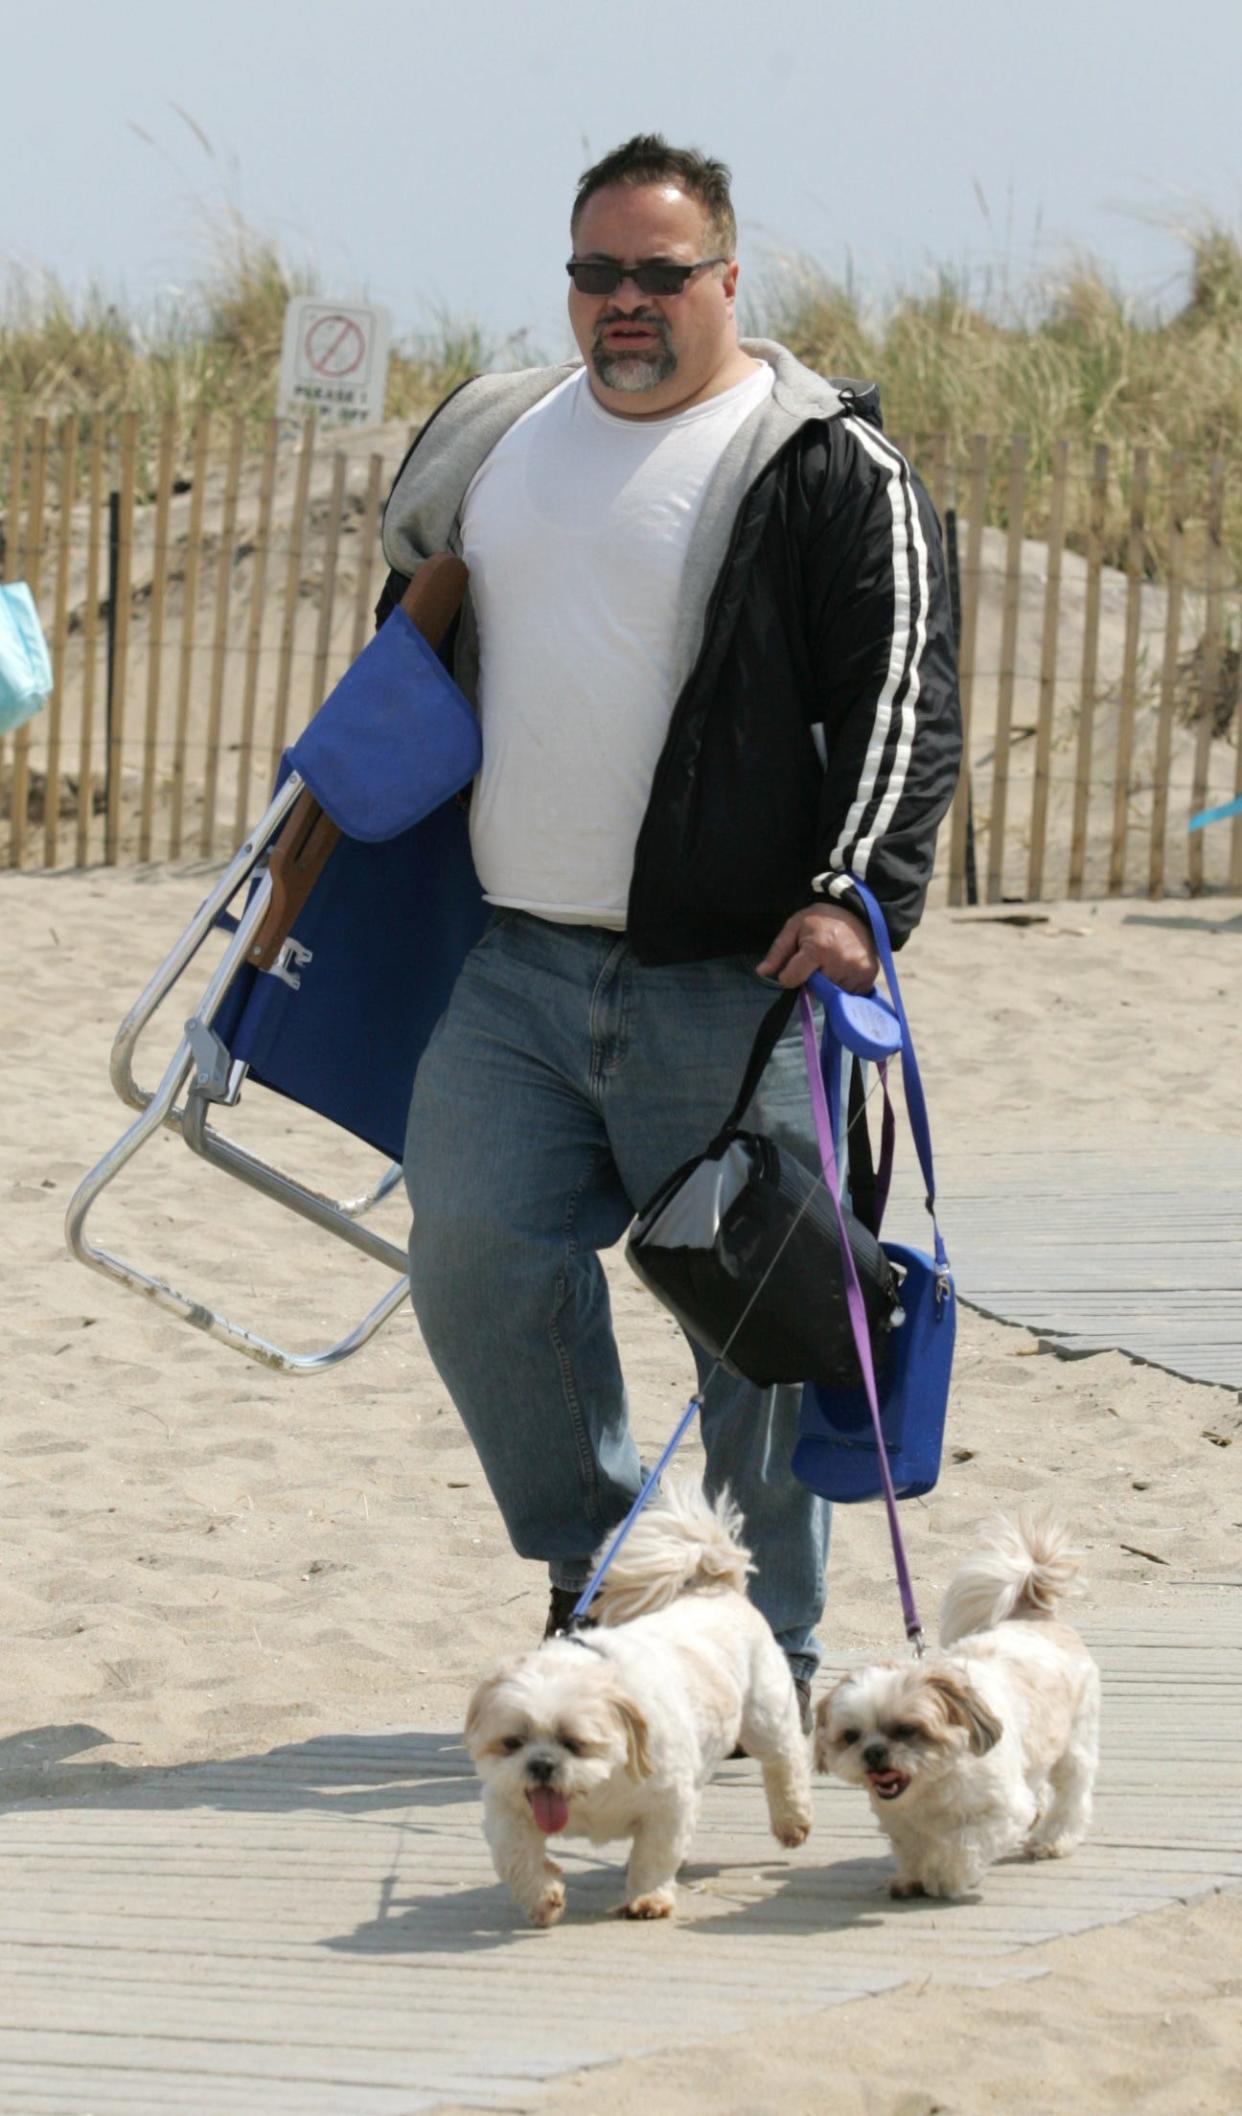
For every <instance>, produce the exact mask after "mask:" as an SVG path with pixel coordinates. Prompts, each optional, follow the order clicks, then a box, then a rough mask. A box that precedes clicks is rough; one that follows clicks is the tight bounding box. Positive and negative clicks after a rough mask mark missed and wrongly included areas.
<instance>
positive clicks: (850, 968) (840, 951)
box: [758, 904, 880, 992]
mask: <svg viewBox="0 0 1242 2116" xmlns="http://www.w3.org/2000/svg"><path fill="white" fill-rule="evenodd" d="M879 967H880V965H879V959H878V957H877V955H876V952H875V943H874V941H873V940H872V938H871V934H870V932H869V931H868V929H867V928H866V927H865V926H864V925H863V923H862V920H861V919H859V918H855V916H854V913H853V912H852V911H847V910H845V908H844V906H843V905H840V904H811V905H809V906H808V908H807V909H806V910H805V911H795V913H794V915H793V917H792V918H787V919H786V920H785V923H784V925H783V926H782V927H781V930H780V932H779V933H778V934H777V936H776V939H775V940H774V941H773V943H772V945H771V947H770V948H769V949H768V952H767V954H766V955H765V956H764V958H763V961H762V962H761V963H760V964H759V965H758V974H759V976H760V977H775V978H777V979H778V980H779V982H780V983H781V984H783V985H785V986H786V987H787V988H789V989H791V990H796V989H797V987H798V986H799V985H804V984H805V983H806V981H807V978H808V977H810V976H811V975H812V974H813V972H814V971H816V970H822V971H823V973H824V976H825V977H828V978H831V980H832V982H833V984H834V985H840V987H841V989H842V991H843V992H869V991H870V990H871V987H872V986H873V985H874V983H875V980H876V975H877V973H878V971H879Z"/></svg>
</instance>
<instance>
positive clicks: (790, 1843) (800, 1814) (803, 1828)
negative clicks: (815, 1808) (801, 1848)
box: [772, 1806, 814, 1851]
mask: <svg viewBox="0 0 1242 2116" xmlns="http://www.w3.org/2000/svg"><path fill="white" fill-rule="evenodd" d="M813 1820H814V1817H813V1815H812V1813H811V1810H810V1807H809V1806H808V1807H789V1808H785V1809H784V1810H783V1812H782V1813H781V1814H779V1815H773V1816H772V1835H773V1836H774V1837H775V1839H776V1841H777V1843H778V1844H783V1845H784V1846H785V1847H786V1849H787V1850H788V1851H795V1850H796V1849H797V1847H798V1845H799V1844H805V1843H806V1840H807V1838H808V1837H809V1836H810V1834H811V1823H812V1821H813Z"/></svg>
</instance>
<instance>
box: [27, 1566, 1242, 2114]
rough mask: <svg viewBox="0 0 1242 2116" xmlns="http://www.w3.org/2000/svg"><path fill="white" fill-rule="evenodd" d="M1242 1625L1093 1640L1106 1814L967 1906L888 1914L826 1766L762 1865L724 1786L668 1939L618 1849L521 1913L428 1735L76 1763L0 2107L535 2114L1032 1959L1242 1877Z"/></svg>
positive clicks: (880, 1851)
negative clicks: (1083, 1836)
mask: <svg viewBox="0 0 1242 2116" xmlns="http://www.w3.org/2000/svg"><path fill="white" fill-rule="evenodd" d="M1240 1615H1242V1577H1240V1578H1239V1580H1238V1581H1236V1582H1234V1583H1232V1586H1230V1585H1224V1584H1222V1585H1218V1586H1217V1587H1215V1588H1214V1589H1193V1590H1188V1591H1187V1592H1186V1594H1185V1596H1184V1598H1183V1600H1182V1602H1181V1604H1180V1605H1179V1607H1178V1608H1177V1610H1176V1611H1175V1612H1172V1613H1169V1612H1164V1613H1160V1614H1158V1615H1148V1616H1146V1617H1142V1616H1132V1617H1121V1616H1111V1617H1106V1618H1103V1619H1101V1620H1100V1621H1099V1622H1098V1623H1097V1624H1096V1625H1095V1626H1094V1627H1091V1628H1090V1629H1089V1636H1090V1638H1091V1642H1092V1644H1093V1646H1094V1648H1095V1650H1096V1652H1097V1653H1098V1655H1099V1657H1100V1660H1101V1663H1102V1666H1103V1671H1104V1691H1105V1755H1104V1764H1103V1770H1102V1774H1101V1782H1100V1788H1099V1801H1098V1809H1097V1821H1096V1826H1095V1828H1094V1831H1093V1833H1092V1835H1091V1837H1090V1839H1089V1840H1088V1842H1087V1843H1086V1844H1085V1845H1084V1846H1083V1847H1082V1848H1081V1850H1080V1851H1079V1852H1078V1853H1077V1854H1076V1855H1075V1856H1074V1857H1073V1858H1072V1859H1070V1860H1068V1861H1066V1862H1065V1863H1064V1864H1060V1865H1036V1866H1027V1865H1023V1864H1011V1865H1005V1866H1001V1867H997V1868H995V1869H993V1871H992V1872H991V1873H990V1874H989V1875H988V1876H987V1877H986V1880H985V1883H984V1886H983V1888H982V1890H981V1892H980V1894H979V1896H978V1898H977V1899H976V1900H974V1901H971V1902H966V1903H962V1904H957V1905H932V1904H917V1903H911V1904H892V1903H890V1902H889V1901H888V1899H887V1897H886V1895H885V1894H884V1892H883V1891H884V1881H885V1877H886V1874H887V1872H888V1870H889V1869H888V1862H887V1859H886V1857H885V1851H884V1846H883V1842H882V1840H881V1838H880V1837H879V1835H878V1833H877V1832H876V1830H875V1828H874V1825H873V1824H872V1822H871V1820H870V1817H869V1814H868V1811H867V1808H866V1804H865V1802H864V1801H863V1800H862V1799H861V1798H860V1797H859V1796H858V1795H857V1794H853V1793H851V1792H849V1791H847V1790H846V1789H844V1788H842V1787H839V1786H836V1785H834V1784H831V1783H822V1784H820V1785H819V1786H818V1787H817V1790H816V1808H817V1820H816V1830H815V1833H814V1835H813V1837H812V1839H811V1841H810V1843H809V1844H808V1845H806V1846H805V1847H804V1848H803V1849H802V1850H801V1851H799V1852H796V1853H793V1854H782V1853H780V1852H778V1850H777V1848H776V1847H775V1846H774V1844H773V1843H772V1841H771V1839H770V1838H769V1837H767V1835H766V1833H765V1829H764V1817H763V1808H762V1800H761V1794H760V1790H759V1785H758V1773H757V1770H756V1768H755V1766H753V1765H752V1764H748V1763H739V1764H732V1765H727V1766H725V1768H724V1769H723V1770H722V1772H721V1774H720V1776H719V1778H718V1780H717V1782H716V1783H715V1784H714V1785H713V1786H712V1787H711V1788H710V1790H709V1793H708V1796H707V1800H706V1806H705V1814H704V1820H703V1826H702V1829H701V1832H700V1835H699V1838H698V1841H697V1844H696V1848H695V1853H694V1860H693V1864H692V1865H691V1867H690V1868H689V1870H688V1873H687V1877H686V1887H685V1893H684V1905H685V1912H684V1916H683V1918H682V1919H681V1920H680V1921H679V1922H678V1923H677V1924H676V1925H674V1926H654V1927H653V1926H633V1925H626V1924H622V1923H619V1922H617V1921H616V1920H614V1919H611V1918H610V1917H609V1916H608V1915H607V1913H608V1910H609V1907H610V1905H611V1904H613V1903H614V1902H615V1901H616V1900H617V1879H618V1876H617V1869H616V1862H615V1860H614V1859H613V1858H607V1859H603V1858H597V1857H580V1856H574V1855H570V1856H569V1857H567V1859H566V1862H565V1863H566V1866H567V1869H568V1872H569V1891H570V1910H569V1915H568V1917H567V1919H566V1920H565V1922H564V1923H563V1924H562V1925H561V1926H559V1927H558V1928H556V1929H555V1930H554V1931H552V1932H550V1933H536V1932H533V1931H530V1930H529V1929H526V1928H525V1927H524V1926H523V1925H522V1923H521V1921H520V1919H519V1917H518V1915H517V1914H516V1912H515V1911H514V1909H513V1907H512V1905H511V1904H510V1903H509V1901H508V1899H507V1897H506V1896H505V1894H504V1893H503V1891H502V1890H501V1889H500V1888H499V1887H498V1886H497V1885H496V1883H495V1881H494V1878H493V1876H492V1872H491V1868H490V1864H489V1862H488V1860H487V1856H486V1853H485V1849H484V1845H483V1841H482V1837H481V1834H480V1829H479V1803H478V1797H477V1788H476V1786H475V1784H474V1781H473V1780H472V1778H471V1777H470V1775H469V1772H468V1767H467V1765H466V1760H465V1758H464V1756H463V1755H462V1753H461V1751H460V1749H459V1748H457V1746H456V1745H455V1743H454V1741H453V1739H452V1737H451V1736H449V1735H447V1734H442V1735H440V1734H434V1733H427V1732H426V1731H423V1732H419V1733H401V1732H393V1733H386V1734H376V1735H371V1736H354V1737H350V1738H342V1739H339V1740H319V1741H312V1742H308V1743H306V1744H304V1745H302V1746H299V1747H292V1748H287V1749H282V1750H278V1751H276V1752H275V1753H274V1754H272V1755H269V1756H261V1757H253V1758H247V1759H244V1760H241V1761H237V1762H231V1763H219V1764H213V1765H209V1766H202V1767H196V1768H187V1769H183V1770H180V1771H169V1772H154V1771H153V1772H149V1773H146V1774H143V1775H142V1776H139V1777H136V1778H135V1779H134V1780H133V1781H132V1782H130V1783H128V1784H122V1785H119V1786H118V1785H115V1784H113V1785H111V1786H105V1787H102V1788H101V1787H99V1786H97V1785H95V1784H94V1782H93V1777H92V1771H91V1768H90V1764H89V1761H84V1762H83V1763H82V1765H81V1767H80V1776H81V1789H80V1791H79V1792H77V1793H74V1794H71V1795H66V1794H65V1793H63V1792H61V1793H59V1794H58V1795H57V1796H56V1797H54V1798H49V1799H46V1800H35V1801H27V1802H24V1803H22V1804H19V1805H17V1806H15V1807H11V1808H10V1809H9V1810H8V1812H7V1814H6V1815H5V1816H4V1817H3V1819H2V1820H0V1857H2V1860H3V1873H4V1884H5V1885H4V1890H3V1897H2V1907H0V2112H3V2116H18V2112H20V2116H34V2112H39V2116H87V2112H90V2116H109V2112H112V2116H121V2112H123V2116H142V2112H148V2111H149V2112H151V2116H172V2112H175V2111H186V2112H193V2116H203V2112H206V2111H210V2112H211V2116H273V2112H277V2116H278V2112H282V2111H284V2112H289V2116H417V2112H419V2111H425V2110H432V2109H434V2108H435V2107H436V2106H437V2104H442V2103H444V2102H452V2103H453V2104H455V2105H458V2106H463V2107H472V2108H480V2109H506V2110H516V2111H521V2110H525V2109H527V2108H529V2107H530V2106H531V2105H532V2102H533V2101H534V2100H535V2099H536V2098H537V2096H538V2093H539V2089H540V2085H541V2083H542V2082H544V2081H547V2080H550V2079H552V2078H555V2077H556V2076H558V2075H560V2074H563V2073H565V2072H567V2071H570V2070H572V2069H575V2068H577V2067H580V2066H585V2065H601V2064H609V2063H613V2062H616V2061H618V2060H619V2059H621V2058H622V2057H630V2056H635V2055H640V2054H643V2053H646V2052H650V2051H656V2050H659V2049H661V2048H667V2047H670V2046H681V2047H684V2046H686V2045H689V2044H698V2043H703V2042H708V2041H710V2040H711V2039H713V2038H714V2037H716V2036H717V2035H721V2034H724V2033H729V2032H736V2031H737V2030H738V2029H739V2028H742V2027H744V2026H745V2025H746V2023H747V2021H748V2020H752V2019H758V2018H759V2017H760V2016H763V2017H766V2018H770V2017H771V2015H772V2013H773V2011H774V2010H781V2009H784V2010H789V2011H790V2012H797V2011H799V2010H806V2009H810V2008H814V2007H820V2006H824V2005H831V2004H833V2003H834V2002H840V2001H843V2000H846V1999H850V1998H855V1997H858V1996H860V1995H862V1994H865V1993H871V1992H880V1991H886V1990H891V1989H893V1988H895V1987H897V1986H899V1985H901V1984H903V1983H906V1982H908V1981H911V1980H918V1981H922V1980H923V1979H925V1978H926V1977H928V1976H934V1977H937V1978H947V1979H954V1980H965V1981H968V1982H970V1981H975V1982H978V1981H981V1980H982V1981H985V1982H989V1983H995V1982H998V1981H1002V1980H1005V1979H1007V1978H1011V1977H1015V1976H1026V1975H1032V1974H1039V1965H1040V1955H1039V1948H1040V1943H1041V1942H1043V1941H1045V1940H1049V1939H1052V1938H1055V1937H1058V1936H1061V1935H1063V1934H1068V1933H1074V1932H1081V1931H1084V1930H1086V1929H1088V1928H1090V1927H1094V1926H1099V1925H1104V1924H1115V1923H1118V1922H1120V1921H1122V1920H1124V1919H1126V1918H1130V1917H1133V1916H1135V1915H1137V1914H1138V1913H1139V1912H1141V1911H1147V1910H1154V1909H1157V1908H1159V1907H1161V1906H1163V1905H1166V1904H1168V1903H1171V1902H1174V1901H1179V1900H1180V1901H1184V1900H1186V1899H1188V1898H1191V1897H1194V1896H1196V1895H1200V1894H1203V1893H1206V1892H1209V1891H1212V1890H1215V1889H1218V1888H1220V1887H1222V1886H1232V1887H1237V1886H1239V1885H1242V1782H1240V1774H1239V1771H1238V1767H1237V1762H1236V1758H1237V1754H1238V1746H1239V1741H1240V1740H1242V1625H1240V1624H1239V1616H1240ZM65 1745H66V1747H68V1746H69V1744H68V1742H66V1744H65ZM1189 1776H1193V1784H1194V1798H1193V1799H1191V1800H1188V1799H1187V1798H1186V1785H1187V1781H1188V1777H1189ZM62 1784H63V1780H62Z"/></svg>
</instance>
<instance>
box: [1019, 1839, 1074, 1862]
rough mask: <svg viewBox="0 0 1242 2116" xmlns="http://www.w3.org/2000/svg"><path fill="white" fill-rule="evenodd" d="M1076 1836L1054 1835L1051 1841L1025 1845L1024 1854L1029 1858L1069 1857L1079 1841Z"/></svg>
mask: <svg viewBox="0 0 1242 2116" xmlns="http://www.w3.org/2000/svg"><path fill="white" fill-rule="evenodd" d="M1077 1841H1078V1840H1077V1838H1076V1837H1053V1838H1052V1839H1051V1841H1044V1840H1042V1839H1041V1841H1040V1842H1039V1843H1038V1844H1027V1845H1024V1846H1023V1855H1024V1857H1025V1858H1028V1859H1067V1858H1068V1857H1069V1855H1070V1853H1071V1852H1072V1851H1073V1849H1074V1846H1075V1844H1076V1843H1077Z"/></svg>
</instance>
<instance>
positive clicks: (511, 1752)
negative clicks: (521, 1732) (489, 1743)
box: [500, 1734, 522, 1756]
mask: <svg viewBox="0 0 1242 2116" xmlns="http://www.w3.org/2000/svg"><path fill="white" fill-rule="evenodd" d="M500 1746H501V1748H502V1749H503V1750H504V1752H505V1755H506V1756H516V1755H517V1752H518V1750H519V1749H520V1748H521V1746H522V1743H521V1739H520V1737H519V1736H518V1735H516V1734H506V1735H505V1738H504V1740H503V1741H502V1742H501V1744H500Z"/></svg>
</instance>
